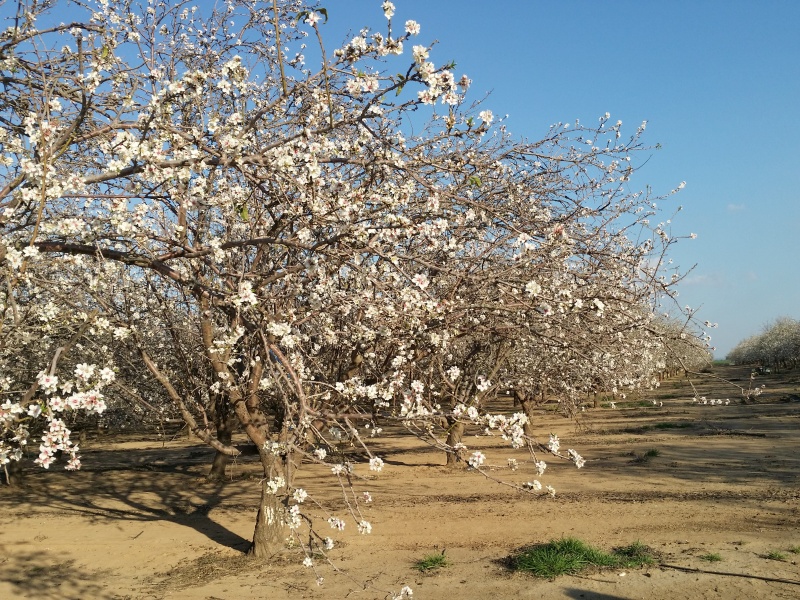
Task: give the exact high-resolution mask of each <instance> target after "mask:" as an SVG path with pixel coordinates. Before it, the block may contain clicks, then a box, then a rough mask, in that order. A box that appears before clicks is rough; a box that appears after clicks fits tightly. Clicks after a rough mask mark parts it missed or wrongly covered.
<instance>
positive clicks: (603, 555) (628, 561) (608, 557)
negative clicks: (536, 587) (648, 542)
mask: <svg viewBox="0 0 800 600" xmlns="http://www.w3.org/2000/svg"><path fill="white" fill-rule="evenodd" d="M654 562H655V558H654V553H653V551H652V550H651V549H650V548H649V547H647V546H645V545H644V544H641V543H640V542H635V543H634V544H631V545H630V546H624V547H622V548H615V549H614V550H613V551H612V552H611V553H607V552H603V551H602V550H598V549H597V548H593V547H592V546H589V545H588V544H586V543H584V542H582V541H581V540H577V539H575V538H563V539H560V540H553V541H550V542H548V543H546V544H536V545H535V546H530V547H528V548H524V549H523V550H521V551H520V552H519V553H517V554H516V555H514V556H512V557H511V559H510V561H509V563H510V567H511V568H512V569H513V570H515V571H527V572H529V573H531V574H532V575H534V576H536V577H542V578H546V579H553V578H555V577H558V576H559V575H574V574H576V573H580V572H581V571H584V570H586V569H589V568H592V567H594V568H611V567H626V568H630V567H635V566H643V565H650V564H654Z"/></svg>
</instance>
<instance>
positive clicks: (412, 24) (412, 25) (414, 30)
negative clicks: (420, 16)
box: [406, 19, 420, 35]
mask: <svg viewBox="0 0 800 600" xmlns="http://www.w3.org/2000/svg"><path fill="white" fill-rule="evenodd" d="M419 30H420V27H419V23H417V22H416V21H412V20H410V19H409V20H408V21H406V33H407V34H408V35H419Z"/></svg>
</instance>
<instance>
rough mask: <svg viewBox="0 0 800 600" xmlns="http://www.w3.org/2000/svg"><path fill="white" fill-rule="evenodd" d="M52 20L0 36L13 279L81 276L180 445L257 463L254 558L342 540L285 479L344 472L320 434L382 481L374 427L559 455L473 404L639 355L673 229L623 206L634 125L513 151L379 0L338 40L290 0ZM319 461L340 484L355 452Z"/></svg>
mask: <svg viewBox="0 0 800 600" xmlns="http://www.w3.org/2000/svg"><path fill="white" fill-rule="evenodd" d="M86 6H88V7H89V8H88V9H87V8H85V7H86ZM59 7H67V8H69V10H72V11H74V12H72V13H71V14H74V15H76V16H75V17H74V18H75V19H80V20H76V21H75V22H72V23H69V24H57V25H53V26H52V27H48V26H46V25H45V24H46V23H48V22H51V21H52V22H55V20H57V19H55V18H54V17H55V15H50V14H49V13H47V12H46V11H43V9H41V8H40V5H38V4H34V3H31V4H25V3H21V4H20V14H19V18H17V19H14V20H13V23H12V27H10V28H9V29H7V30H6V31H5V32H4V33H3V34H2V36H1V37H0V60H1V61H2V63H0V64H1V65H2V70H3V73H2V76H3V84H4V86H5V92H6V93H5V94H4V96H3V100H2V105H0V117H2V123H3V126H2V129H1V130H0V135H2V136H3V137H2V139H1V140H0V142H2V152H3V164H4V165H5V166H4V170H3V171H2V176H3V179H2V182H1V183H0V185H2V186H3V187H2V191H0V208H2V209H3V212H2V214H1V216H0V219H2V224H3V227H4V230H3V231H4V233H3V236H4V237H3V246H4V248H5V249H6V250H5V252H6V261H5V263H4V264H5V265H7V267H8V275H7V277H9V278H12V277H15V275H14V274H13V272H12V271H13V270H14V269H19V268H20V264H21V263H20V261H19V259H18V257H20V256H23V255H24V256H25V257H26V258H27V259H29V261H30V264H31V267H30V269H32V270H34V269H40V268H45V265H49V266H50V267H51V268H60V265H62V264H70V265H76V264H78V265H80V268H82V269H84V270H85V272H84V273H80V274H77V275H76V274H71V273H72V272H71V271H70V270H64V276H65V277H69V278H70V282H71V285H75V286H77V287H78V288H79V289H80V294H81V295H80V297H81V298H85V299H87V300H86V301H87V303H88V304H89V305H91V308H92V310H95V311H97V314H98V315H101V316H102V318H103V319H104V320H105V321H104V323H108V326H107V329H108V330H109V331H111V332H112V337H113V338H114V340H115V344H116V350H115V351H116V352H118V353H129V354H130V355H132V354H134V353H135V354H136V355H137V356H138V360H139V361H140V362H139V364H140V365H141V367H142V368H144V369H146V371H147V372H148V373H149V375H150V376H151V378H152V380H154V381H156V382H158V384H159V385H160V386H161V389H162V390H163V392H162V393H163V394H164V395H165V396H166V397H168V398H169V399H170V401H171V402H172V403H173V404H174V406H175V407H176V408H177V410H179V411H180V413H181V414H182V416H183V417H184V419H185V420H186V421H187V424H188V425H189V426H190V428H191V429H192V431H193V432H194V433H195V434H197V435H198V436H199V437H200V438H201V439H203V440H204V441H206V442H207V443H208V444H209V445H211V446H212V447H214V448H215V449H216V450H217V451H218V452H219V453H221V454H222V455H229V456H234V455H236V454H237V453H238V452H239V450H238V449H237V448H235V447H233V446H231V445H230V437H229V436H228V434H229V433H230V429H231V427H232V426H233V425H232V423H235V425H237V426H239V427H241V428H242V429H243V430H244V432H245V433H246V434H247V436H248V438H249V439H250V441H251V442H252V443H253V445H254V446H255V447H256V448H257V451H258V453H259V458H260V462H261V465H262V467H263V481H262V500H261V505H260V509H259V514H258V517H257V523H256V527H255V531H254V538H253V545H252V548H251V553H252V554H253V555H255V556H258V557H263V556H267V555H269V554H270V553H271V552H272V551H273V550H274V549H275V548H277V547H280V546H281V545H282V544H283V543H284V538H285V537H286V535H287V531H288V534H289V535H290V536H292V537H293V538H294V540H295V541H296V542H298V543H300V544H301V545H302V546H303V547H304V549H305V552H306V553H307V554H306V561H305V562H306V564H307V565H309V566H312V565H313V559H312V554H313V553H316V552H322V553H323V554H324V553H325V552H326V550H327V549H329V548H330V547H331V545H332V541H331V540H330V538H328V537H327V536H324V535H322V533H321V532H320V530H319V528H318V527H316V526H315V525H314V524H313V523H314V522H313V520H312V516H311V513H310V512H306V511H305V510H304V506H305V504H304V502H305V500H306V498H307V497H308V492H307V491H306V490H305V489H301V488H299V487H298V486H297V484H296V478H295V477H296V471H297V469H298V468H299V467H300V466H301V464H302V463H303V462H304V461H306V462H308V461H316V462H325V461H326V460H328V461H331V460H332V459H331V458H330V457H329V454H331V452H330V451H331V448H333V447H334V446H335V444H334V443H333V441H332V438H333V437H335V436H342V435H345V436H348V437H349V438H350V439H351V440H352V441H353V443H354V444H355V445H357V446H358V447H359V448H360V449H361V451H362V452H363V454H364V455H365V456H366V459H365V460H368V464H369V468H371V469H373V470H376V471H377V470H380V469H381V467H382V464H383V463H382V460H381V459H380V457H378V456H375V455H374V454H373V453H372V451H371V450H370V445H369V436H371V435H373V434H376V433H377V432H378V431H379V430H380V428H381V422H383V421H387V420H389V421H394V422H397V423H400V424H403V425H404V426H406V428H407V429H408V430H409V431H411V432H412V433H414V434H415V435H418V436H420V437H421V438H423V439H425V440H426V441H427V442H429V443H432V444H434V445H436V446H437V447H440V448H442V449H443V450H445V451H447V452H448V453H449V454H450V455H452V456H456V455H459V454H460V455H464V456H466V455H467V454H468V449H467V448H466V447H465V446H464V445H463V444H462V443H461V441H460V439H457V437H449V438H448V433H452V431H453V430H454V426H456V425H458V424H465V423H471V424H473V425H476V426H480V427H482V428H483V427H488V428H491V429H496V430H499V431H500V432H501V433H502V435H504V436H506V437H507V438H508V439H509V440H510V441H511V443H512V444H513V445H515V446H520V445H523V444H527V445H528V446H529V447H530V448H531V450H532V451H534V450H536V449H540V450H545V451H549V452H552V453H553V454H557V455H560V452H559V447H558V443H557V440H556V441H555V442H554V441H553V440H550V441H548V442H547V443H544V442H542V443H539V442H538V441H537V440H536V439H534V438H532V437H531V436H530V435H528V436H526V435H525V425H526V423H527V421H528V417H527V416H526V415H525V414H524V413H518V414H514V415H500V416H498V415H487V414H485V413H484V412H483V408H484V407H483V406H482V399H483V398H484V397H485V396H486V395H487V394H493V393H496V392H497V391H498V390H499V389H501V388H502V389H510V390H518V391H520V392H522V391H523V390H534V389H535V385H540V386H544V387H543V389H551V390H552V389H559V390H561V391H563V392H564V393H565V397H571V396H572V395H574V394H575V393H577V392H578V391H582V390H586V389H588V387H589V386H590V385H591V381H590V378H589V376H588V375H587V374H590V373H592V374H593V375H592V376H593V377H594V376H595V375H596V373H597V372H601V371H602V373H603V374H604V376H607V377H612V372H613V371H614V370H615V368H616V367H615V366H614V364H611V363H609V358H608V357H609V356H610V352H612V349H613V352H614V353H616V354H615V356H619V357H621V358H620V361H621V362H620V363H619V364H620V365H621V364H622V363H625V364H628V363H635V362H636V360H637V356H641V352H640V350H641V349H642V348H648V347H649V346H648V344H649V343H650V342H649V341H647V340H648V339H649V338H648V337H647V336H646V335H644V334H642V336H643V337H641V339H643V340H645V341H643V342H641V343H639V342H636V341H635V340H637V339H640V338H636V335H635V332H642V331H645V330H647V327H648V324H649V323H650V320H651V317H650V316H649V314H650V312H652V311H651V309H652V307H653V306H654V303H655V301H656V298H657V297H658V295H659V294H667V295H669V293H670V285H671V281H672V280H671V279H669V280H668V279H666V278H665V277H662V276H661V273H662V272H663V268H662V264H663V263H662V262H661V261H659V260H652V259H653V258H654V257H656V258H660V257H662V256H663V254H664V253H665V252H666V250H667V249H668V248H669V246H670V245H671V244H672V243H674V242H675V239H670V238H669V237H668V236H667V234H665V233H664V231H663V230H662V227H661V226H660V225H659V226H654V225H653V226H651V225H650V223H649V220H648V219H649V218H651V217H652V216H654V214H655V213H656V205H655V203H654V202H653V200H654V199H653V198H650V197H648V196H647V195H645V194H640V193H629V192H628V191H627V182H628V180H629V178H630V176H631V174H632V173H633V171H634V170H635V167H634V161H633V160H632V157H633V156H634V155H635V152H636V151H637V150H639V149H640V148H641V142H640V137H641V135H642V133H643V130H644V125H642V126H641V127H639V128H638V129H637V130H636V131H635V133H634V134H633V135H632V136H629V137H625V138H624V139H623V132H622V124H621V123H620V122H613V121H611V120H610V116H609V115H605V116H603V117H601V119H600V121H599V123H598V124H597V125H596V126H583V125H581V124H580V123H575V124H569V125H565V124H561V123H559V124H557V125H554V126H553V127H552V128H551V129H550V130H549V132H548V133H547V135H546V136H545V138H544V139H542V140H541V141H539V142H536V143H529V142H520V141H516V140H515V139H514V138H512V137H511V136H510V134H508V133H507V132H506V131H505V128H504V126H503V125H502V123H496V122H495V121H496V120H495V118H494V116H493V114H492V112H491V111H490V110H488V109H486V108H484V107H483V106H478V105H472V104H469V101H468V100H467V98H466V92H467V89H468V87H469V85H470V80H469V79H468V78H467V77H466V76H459V75H457V74H455V73H454V66H453V65H452V64H445V65H436V64H435V63H434V62H433V60H432V58H431V54H432V52H433V50H432V48H431V47H429V46H424V45H421V44H417V45H415V44H414V39H415V38H416V36H417V35H418V34H419V33H420V26H419V25H418V24H417V23H415V22H413V21H408V22H406V23H405V24H404V26H403V29H402V31H398V30H397V28H396V27H395V26H394V24H393V23H392V20H391V18H392V15H393V9H394V8H393V5H392V4H391V3H390V2H384V3H383V4H382V7H383V11H384V16H385V17H386V18H387V20H388V27H387V28H386V30H385V31H381V32H377V31H376V32H372V31H369V30H366V29H363V30H360V32H359V34H358V35H356V36H355V37H354V38H353V39H352V40H350V41H348V42H347V43H345V44H344V45H342V46H341V47H339V48H337V49H335V50H334V51H332V52H330V51H328V49H326V47H325V46H324V45H323V44H322V37H321V34H320V27H321V25H322V23H323V19H324V17H325V13H324V11H322V10H321V9H320V10H318V11H316V10H314V8H313V7H306V6H304V5H303V4H302V3H300V2H284V1H282V2H272V3H246V2H239V1H234V0H231V1H230V2H228V3H227V4H225V6H224V7H220V8H218V9H214V10H213V11H211V12H203V11H202V10H194V9H193V8H191V7H190V6H189V5H188V4H184V3H179V4H176V5H170V4H151V5H148V7H147V8H142V7H139V6H138V5H134V4H133V3H123V4H119V3H116V4H115V5H114V6H113V7H112V6H110V4H109V3H107V2H104V1H102V0H99V1H98V2H97V3H88V4H86V5H85V4H80V5H77V4H75V5H73V4H71V3H70V2H66V1H65V2H63V3H62V5H59ZM87 11H88V12H87ZM308 36H312V39H317V40H318V41H319V54H320V55H321V61H322V62H321V67H317V66H316V65H311V64H307V63H306V62H305V58H304V55H303V54H304V52H306V51H307V49H304V47H303V46H302V45H300V44H301V40H303V39H304V38H306V37H308ZM289 47H291V48H294V50H293V51H289V50H288V48H289ZM409 47H410V48H409ZM408 50H411V52H410V55H411V56H410V57H408V58H404V56H407V55H408V54H409V52H408ZM398 68H399V70H400V73H398V74H394V73H396V72H397V69H398ZM420 119H423V120H424V121H425V123H424V125H422V126H420ZM656 248H658V250H657V251H656V250H655V249H656ZM12 256H13V257H14V260H10V259H9V257H12ZM653 265H655V266H653ZM107 278H108V279H109V280H111V281H113V285H106V283H107ZM59 309H60V310H66V309H65V307H64V306H62V307H59ZM28 327H29V328H31V329H32V330H35V328H36V326H35V324H34V323H30V324H29V325H28ZM625 343H630V344H633V345H632V346H631V347H629V348H628V349H627V350H625V351H623V350H622V349H621V347H622V346H624V344H625ZM636 344H639V345H638V346H637V345H636ZM545 355H547V356H549V357H550V358H548V359H546V361H545V362H546V364H547V365H548V367H547V369H546V370H540V371H535V370H534V369H535V367H534V363H535V360H534V358H536V357H542V356H545ZM540 378H541V380H539V379H540ZM229 415H234V416H235V422H233V421H231V422H228V421H227V419H228V416H229ZM215 422H216V427H215V426H214V424H215ZM226 430H227V433H224V432H225V431H226ZM528 433H529V434H530V433H532V431H531V430H530V429H528ZM565 457H566V458H567V459H569V460H572V461H573V462H575V463H576V464H577V465H578V466H580V465H582V459H580V456H579V455H578V454H577V453H574V451H570V453H569V454H568V455H565ZM484 458H485V457H483V456H482V454H481V453H480V452H474V453H472V454H471V455H469V460H468V462H469V464H470V465H471V466H472V467H473V468H475V469H477V470H481V465H482V464H483V461H484ZM533 459H534V461H536V463H537V464H538V463H540V462H541V461H538V460H537V459H536V457H535V455H534V456H533ZM330 468H331V470H332V472H333V475H334V476H335V477H337V478H338V479H339V480H340V481H341V482H342V484H343V489H345V490H348V489H352V487H351V486H352V485H353V481H354V479H353V476H354V474H355V473H354V472H355V470H356V468H357V467H356V465H355V463H354V459H353V458H352V457H349V456H336V457H334V458H333V464H331V466H330ZM537 468H538V467H537ZM537 484H538V482H537ZM517 485H518V487H519V484H517ZM527 487H528V488H530V489H531V490H536V489H538V488H536V487H535V486H533V485H532V484H531V485H529V486H527ZM540 487H541V486H539V488H540ZM345 497H346V499H347V510H348V512H349V513H350V516H351V517H352V519H353V520H354V521H355V525H356V527H357V528H358V530H359V531H360V532H362V533H368V532H369V531H370V529H371V525H370V524H369V523H368V522H366V521H365V520H364V519H363V516H362V515H361V512H360V502H362V501H363V500H359V499H358V498H359V497H358V496H355V495H351V494H349V492H348V493H347V494H346V496H345ZM325 520H326V521H327V524H328V525H330V526H331V527H333V528H334V529H341V528H342V527H344V523H345V521H344V520H343V519H342V518H341V517H339V516H337V515H335V514H330V515H329V516H328V517H327V519H325ZM303 528H307V529H308V530H309V534H308V535H305V534H304V535H303V536H301V535H300V533H299V532H300V530H301V529H303Z"/></svg>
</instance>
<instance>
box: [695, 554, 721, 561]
mask: <svg viewBox="0 0 800 600" xmlns="http://www.w3.org/2000/svg"><path fill="white" fill-rule="evenodd" d="M698 558H699V559H700V560H704V561H706V562H719V561H721V560H722V557H721V556H720V555H719V554H716V553H714V552H709V553H708V554H703V555H702V556H698Z"/></svg>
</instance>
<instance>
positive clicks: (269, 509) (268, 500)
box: [247, 454, 284, 558]
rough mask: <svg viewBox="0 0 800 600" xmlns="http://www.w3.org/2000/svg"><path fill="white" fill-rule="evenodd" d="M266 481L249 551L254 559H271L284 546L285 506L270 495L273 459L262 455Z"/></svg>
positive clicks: (263, 482)
mask: <svg viewBox="0 0 800 600" xmlns="http://www.w3.org/2000/svg"><path fill="white" fill-rule="evenodd" d="M261 464H262V465H263V466H264V480H263V481H262V482H261V502H260V503H259V506H258V515H257V518H256V527H255V530H254V531H253V542H252V544H251V545H250V549H249V550H248V551H247V554H248V556H252V557H253V558H269V557H271V556H273V555H274V554H275V553H276V552H277V551H278V550H280V549H281V547H282V546H283V534H284V524H283V523H284V519H283V506H282V505H281V503H280V500H279V499H278V496H277V495H275V494H272V493H270V490H269V487H268V486H267V482H268V481H269V480H270V478H271V474H272V470H273V469H272V457H267V456H265V455H264V454H261Z"/></svg>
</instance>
